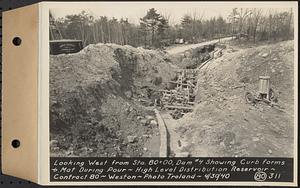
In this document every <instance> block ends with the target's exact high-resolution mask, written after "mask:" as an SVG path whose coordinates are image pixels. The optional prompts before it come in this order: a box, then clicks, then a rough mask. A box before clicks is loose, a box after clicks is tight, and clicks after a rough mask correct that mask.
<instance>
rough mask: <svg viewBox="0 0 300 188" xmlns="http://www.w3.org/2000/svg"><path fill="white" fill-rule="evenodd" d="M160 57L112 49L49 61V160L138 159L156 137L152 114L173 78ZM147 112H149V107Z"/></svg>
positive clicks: (95, 49) (92, 49) (110, 46)
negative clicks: (79, 158) (161, 92)
mask: <svg viewBox="0 0 300 188" xmlns="http://www.w3.org/2000/svg"><path fill="white" fill-rule="evenodd" d="M165 59H166V57H165V54H163V53H160V52H157V51H151V50H144V49H136V48H133V47H131V46H119V45H114V44H106V45H104V44H96V45H89V46H88V47H86V48H85V49H83V50H82V51H81V52H79V53H77V54H69V55H58V56H51V57H50V140H51V154H52V155H54V156H98V157H101V156H109V157H112V156H123V157H129V156H142V155H143V154H144V153H147V148H145V147H144V145H145V143H147V142H149V139H150V138H151V137H152V136H157V133H158V129H157V122H156V120H155V115H154V113H153V111H152V109H151V106H152V105H153V103H154V100H155V99H156V98H158V97H159V94H158V93H157V92H156V91H157V90H158V89H159V88H163V87H165V82H166V81H168V80H170V79H171V77H173V76H174V72H173V70H174V66H172V65H171V64H169V63H168V62H166V61H165ZM149 107H150V108H149Z"/></svg>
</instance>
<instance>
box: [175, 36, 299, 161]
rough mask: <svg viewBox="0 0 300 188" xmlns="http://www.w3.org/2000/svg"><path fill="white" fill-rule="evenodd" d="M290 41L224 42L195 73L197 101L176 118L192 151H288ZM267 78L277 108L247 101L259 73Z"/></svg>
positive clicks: (240, 153)
mask: <svg viewBox="0 0 300 188" xmlns="http://www.w3.org/2000/svg"><path fill="white" fill-rule="evenodd" d="M293 43H294V42H293V41H286V42H279V43H276V44H271V45H265V46H259V47H255V48H245V49H240V48H239V47H232V46H231V47H228V48H227V49H226V50H224V51H223V52H224V53H223V54H224V55H223V56H222V57H220V58H218V59H215V60H213V61H212V62H211V63H209V64H207V65H205V66H204V67H203V68H202V69H201V70H200V74H199V77H198V92H197V99H196V101H197V103H198V104H197V105H196V107H195V110H194V112H193V113H190V114H186V115H185V116H184V117H183V118H182V119H179V120H178V124H179V125H180V126H178V127H177V132H178V134H180V136H181V139H182V140H184V141H188V144H187V146H186V147H185V148H184V150H185V151H188V152H190V154H191V156H216V157H218V156H219V157H222V156H235V157H241V156H256V157H258V156H274V157H277V156H284V157H291V156H293V130H294V126H295V125H294V123H293V114H294V111H293V108H294V106H293V102H294V101H293V99H294V91H293V83H294V79H293V78H294V77H293V74H294V72H293V62H294V58H293V57H294V50H293ZM264 75H268V76H270V77H271V79H270V80H271V88H272V89H273V90H274V91H275V95H276V96H277V98H278V105H280V106H281V108H282V109H278V108H275V107H270V106H268V105H266V104H263V103H261V104H256V105H250V104H246V102H245V99H244V95H245V92H246V91H250V92H252V93H255V92H256V91H258V77H259V76H264Z"/></svg>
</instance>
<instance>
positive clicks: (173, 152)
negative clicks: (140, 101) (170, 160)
mask: <svg viewBox="0 0 300 188" xmlns="http://www.w3.org/2000/svg"><path fill="white" fill-rule="evenodd" d="M216 52H217V53H216ZM221 53H222V49H215V45H208V46H204V47H200V48H196V49H193V50H189V51H188V52H184V58H182V60H181V61H182V64H185V65H183V66H185V67H186V68H185V69H180V70H178V71H177V72H176V73H177V74H176V77H174V78H173V79H172V80H171V81H169V85H168V87H167V88H166V89H165V90H162V91H161V92H162V96H161V98H160V101H161V108H162V110H161V116H162V118H163V120H164V124H165V127H166V131H165V132H166V135H165V136H164V137H165V138H166V139H167V142H166V143H167V145H168V146H167V148H166V152H167V156H169V157H188V156H189V153H188V152H186V151H185V150H184V148H185V146H186V144H187V142H186V141H184V140H182V138H181V137H180V135H179V134H178V133H177V127H178V126H179V125H178V119H180V118H182V117H183V116H184V115H185V114H186V113H189V112H192V111H193V108H194V104H195V99H196V94H197V88H198V87H197V86H198V83H197V77H198V70H200V69H201V68H202V67H203V66H204V65H205V64H206V63H208V62H209V61H211V60H212V59H213V58H214V56H215V54H217V55H221ZM189 55H190V56H189ZM188 58H190V60H189V62H188V63H187V59H188ZM191 62H192V63H191Z"/></svg>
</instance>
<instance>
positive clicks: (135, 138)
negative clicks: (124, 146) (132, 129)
mask: <svg viewBox="0 0 300 188" xmlns="http://www.w3.org/2000/svg"><path fill="white" fill-rule="evenodd" d="M127 140H128V142H129V143H134V142H136V141H137V136H127Z"/></svg>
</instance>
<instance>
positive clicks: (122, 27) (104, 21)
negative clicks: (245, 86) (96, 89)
mask: <svg viewBox="0 0 300 188" xmlns="http://www.w3.org/2000/svg"><path fill="white" fill-rule="evenodd" d="M50 19H54V18H53V17H52V18H50ZM50 21H51V20H50ZM53 23H55V26H53V24H52V27H50V30H51V29H52V31H51V32H50V39H52V40H53V39H61V38H64V39H79V40H82V42H83V45H84V46H86V45H88V44H92V43H99V42H101V43H116V44H121V45H132V46H135V47H137V46H145V47H155V48H159V47H163V46H167V45H171V44H174V43H176V42H178V40H180V39H181V40H180V41H181V43H182V41H184V42H186V43H199V42H202V41H205V40H209V39H217V38H222V37H226V36H236V37H237V38H245V39H246V40H248V41H252V42H256V41H263V40H288V39H291V38H293V27H294V23H293V12H292V10H290V11H281V12H276V11H273V10H268V11H264V10H262V9H257V8H251V9H243V8H234V9H233V10H232V12H231V13H230V14H229V15H228V17H227V18H223V17H213V18H210V19H203V15H200V16H199V15H197V14H196V13H194V14H192V15H189V14H186V15H184V16H183V17H182V19H181V23H179V24H177V25H174V26H171V25H170V24H169V20H168V18H166V17H164V16H162V15H161V14H159V13H158V12H157V10H155V9H154V8H151V9H149V10H148V11H147V13H146V15H145V16H144V17H142V18H140V24H139V25H136V24H132V23H129V22H128V19H124V18H121V19H116V18H108V17H106V16H101V17H100V18H95V17H93V16H91V15H89V14H88V13H86V12H84V11H82V12H81V13H79V14H73V15H67V16H65V17H64V18H59V19H56V20H53ZM50 24H51V23H50ZM53 28H58V29H57V30H56V32H58V33H59V35H57V34H55V32H54V30H53ZM57 36H61V37H59V38H58V37H57Z"/></svg>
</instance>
